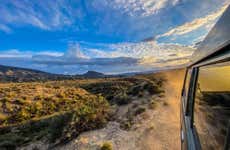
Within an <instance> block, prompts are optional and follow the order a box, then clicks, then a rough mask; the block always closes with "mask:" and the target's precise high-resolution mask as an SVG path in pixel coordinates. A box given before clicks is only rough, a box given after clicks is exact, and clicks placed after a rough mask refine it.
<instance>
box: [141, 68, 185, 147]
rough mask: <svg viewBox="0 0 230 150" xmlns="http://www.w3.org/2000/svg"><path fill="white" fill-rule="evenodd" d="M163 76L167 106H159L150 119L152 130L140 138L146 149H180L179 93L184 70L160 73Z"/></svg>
mask: <svg viewBox="0 0 230 150" xmlns="http://www.w3.org/2000/svg"><path fill="white" fill-rule="evenodd" d="M159 75H160V76H165V78H166V79H167V83H166V84H165V100H166V101H167V104H166V105H167V106H164V105H162V106H160V107H159V109H158V110H157V111H158V112H157V115H155V117H153V119H152V120H151V122H152V123H154V125H155V128H154V132H151V133H147V134H145V135H144V137H143V138H142V139H143V140H142V142H141V143H142V144H143V146H144V147H143V149H146V150H161V149H163V150H178V149H180V135H179V134H180V120H179V117H180V116H179V115H180V111H179V110H180V93H181V89H182V86H183V79H184V71H183V70H181V71H168V72H164V73H160V74H159Z"/></svg>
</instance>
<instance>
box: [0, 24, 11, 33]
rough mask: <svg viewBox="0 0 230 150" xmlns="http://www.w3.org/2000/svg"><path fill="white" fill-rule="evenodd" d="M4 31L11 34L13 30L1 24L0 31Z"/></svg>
mask: <svg viewBox="0 0 230 150" xmlns="http://www.w3.org/2000/svg"><path fill="white" fill-rule="evenodd" d="M1 30H2V31H4V32H6V33H10V32H11V29H10V28H9V27H7V26H6V25H4V24H0V31H1Z"/></svg>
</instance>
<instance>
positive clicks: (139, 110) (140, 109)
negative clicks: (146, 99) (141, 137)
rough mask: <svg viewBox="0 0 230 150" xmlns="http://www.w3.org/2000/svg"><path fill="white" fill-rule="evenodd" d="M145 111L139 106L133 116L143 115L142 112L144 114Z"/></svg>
mask: <svg viewBox="0 0 230 150" xmlns="http://www.w3.org/2000/svg"><path fill="white" fill-rule="evenodd" d="M145 111H146V108H145V107H143V106H140V107H138V108H137V109H136V111H135V115H139V114H141V113H143V112H145Z"/></svg>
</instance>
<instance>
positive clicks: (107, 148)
mask: <svg viewBox="0 0 230 150" xmlns="http://www.w3.org/2000/svg"><path fill="white" fill-rule="evenodd" d="M101 150H113V146H112V143H111V142H105V143H103V144H102V146H101Z"/></svg>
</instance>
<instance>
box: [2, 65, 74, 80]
mask: <svg viewBox="0 0 230 150" xmlns="http://www.w3.org/2000/svg"><path fill="white" fill-rule="evenodd" d="M66 78H70V76H64V75H57V74H51V73H47V72H42V71H38V70H32V69H25V68H18V67H10V66H3V65H0V82H29V81H47V80H61V79H66Z"/></svg>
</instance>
